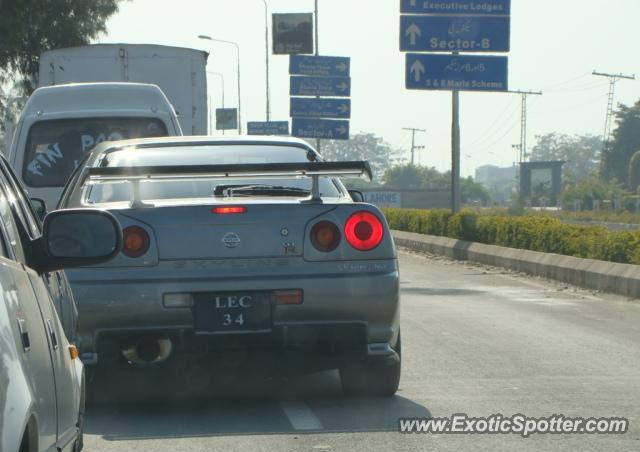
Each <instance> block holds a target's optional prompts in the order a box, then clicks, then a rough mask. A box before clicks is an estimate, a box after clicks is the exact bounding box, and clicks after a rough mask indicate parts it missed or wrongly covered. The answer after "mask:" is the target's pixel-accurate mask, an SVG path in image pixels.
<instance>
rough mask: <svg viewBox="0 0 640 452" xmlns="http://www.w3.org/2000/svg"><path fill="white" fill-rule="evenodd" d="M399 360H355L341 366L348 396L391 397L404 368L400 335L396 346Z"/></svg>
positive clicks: (343, 383) (344, 386) (341, 378)
mask: <svg viewBox="0 0 640 452" xmlns="http://www.w3.org/2000/svg"><path fill="white" fill-rule="evenodd" d="M394 350H395V351H396V353H397V354H398V359H397V360H384V361H383V360H381V361H370V360H363V361H355V362H350V363H347V364H345V365H343V366H342V367H341V368H340V381H341V382H342V390H343V392H344V394H345V395H346V396H353V397H391V396H393V395H394V394H395V393H396V392H397V391H398V386H399V384H400V374H401V368H402V359H401V358H402V344H401V341H400V336H398V342H397V344H396V346H395V347H394Z"/></svg>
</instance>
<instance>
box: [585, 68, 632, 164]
mask: <svg viewBox="0 0 640 452" xmlns="http://www.w3.org/2000/svg"><path fill="white" fill-rule="evenodd" d="M592 74H593V75H595V76H596V77H606V78H608V79H609V98H608V101H607V115H606V116H605V120H604V136H603V137H602V153H603V154H604V152H605V151H606V149H607V145H608V144H609V139H610V138H611V124H612V122H613V104H614V100H615V95H616V83H618V82H619V81H620V80H635V79H636V76H635V75H625V74H607V73H604V72H597V71H593V72H592ZM602 161H603V162H604V159H602Z"/></svg>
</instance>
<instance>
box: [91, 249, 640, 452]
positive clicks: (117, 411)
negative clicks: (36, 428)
mask: <svg viewBox="0 0 640 452" xmlns="http://www.w3.org/2000/svg"><path fill="white" fill-rule="evenodd" d="M400 261H401V272H402V303H403V306H402V339H403V359H404V362H403V375H402V381H401V387H400V391H399V392H398V395H397V396H396V397H395V398H390V399H361V400H358V399H345V398H343V396H342V394H341V389H340V383H339V380H338V376H337V373H335V372H324V373H320V374H315V375H311V376H299V377H290V378H287V379H283V378H280V379H263V378H261V377H259V376H252V377H247V378H246V379H244V380H226V381H223V382H220V383H219V384H218V386H217V387H216V388H215V390H214V391H213V392H214V393H215V394H212V395H211V396H210V397H184V398H176V397H171V396H170V395H169V394H170V392H171V389H170V388H166V389H161V390H160V391H159V394H158V391H155V392H153V391H151V389H150V388H151V387H152V386H153V384H154V380H153V378H152V377H151V378H150V379H149V381H148V383H149V387H148V388H147V387H146V386H145V385H139V386H136V387H134V388H133V392H134V393H135V395H136V398H135V399H134V398H132V397H130V396H126V397H124V398H122V397H121V398H117V399H114V398H113V397H111V396H109V395H107V394H108V393H107V392H105V389H104V387H103V385H105V384H106V383H105V382H100V381H99V379H98V381H96V382H94V384H93V386H92V389H91V394H92V395H91V401H90V403H89V406H88V413H87V417H86V432H85V445H86V448H85V450H87V451H89V452H107V451H123V450H126V451H185V452H186V451H194V452H195V451H207V452H209V451H213V450H239V451H247V452H249V451H251V452H253V451H274V452H275V451H278V452H282V451H343V450H347V451H349V452H356V451H366V452H371V451H377V450H384V451H389V450H394V451H396V450H400V451H402V450H406V451H411V450H451V451H456V450H505V451H511V450H525V451H528V450H532V451H533V450H566V451H574V450H581V451H591V450H593V451H601V450H608V451H613V450H640V303H638V302H630V301H625V300H622V299H617V298H613V297H600V296H596V295H593V294H590V293H588V292H582V291H575V290H573V289H571V288H566V287H564V286H561V285H556V284H554V283H549V282H545V281H541V280H535V279H529V278H525V277H522V276H517V275H513V274H510V273H507V272H502V271H501V270H498V269H490V268H486V267H481V266H474V265H471V264H465V263H455V262H451V261H447V260H444V259H439V258H432V257H426V256H420V255H416V254H410V253H407V252H402V253H401V259H400ZM120 385H121V386H119V387H120V388H122V390H123V391H124V390H126V389H132V388H131V387H129V384H128V383H121V384H120ZM156 389H157V388H156ZM162 394H164V396H163V395H162ZM130 399H131V400H130ZM456 413H467V414H469V415H472V416H490V415H492V414H498V413H501V414H505V415H514V414H518V413H522V414H524V415H527V416H533V417H547V416H551V415H554V414H564V415H566V416H575V417H592V416H594V417H604V416H615V417H627V418H629V420H630V429H629V432H628V433H627V434H624V435H612V436H604V435H602V436H585V435H534V436H532V437H529V438H526V439H525V438H522V437H520V436H518V435H443V434H441V435H424V434H410V435H408V434H400V433H398V418H401V417H410V418H416V417H420V418H423V417H424V418H427V417H431V416H433V417H447V416H451V415H453V414H456Z"/></svg>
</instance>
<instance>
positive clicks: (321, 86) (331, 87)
mask: <svg viewBox="0 0 640 452" xmlns="http://www.w3.org/2000/svg"><path fill="white" fill-rule="evenodd" d="M289 94H290V95H291V96H327V97H349V96H350V95H351V79H350V78H349V77H301V76H297V75H294V76H291V85H290V87H289Z"/></svg>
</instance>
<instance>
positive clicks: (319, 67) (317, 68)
mask: <svg viewBox="0 0 640 452" xmlns="http://www.w3.org/2000/svg"><path fill="white" fill-rule="evenodd" d="M350 68H351V58H348V57H330V56H303V55H292V56H291V58H290V59H289V74H291V75H311V76H315V77H349V74H350Z"/></svg>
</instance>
